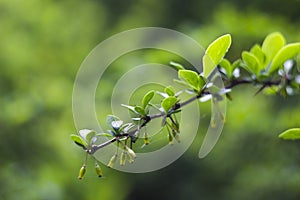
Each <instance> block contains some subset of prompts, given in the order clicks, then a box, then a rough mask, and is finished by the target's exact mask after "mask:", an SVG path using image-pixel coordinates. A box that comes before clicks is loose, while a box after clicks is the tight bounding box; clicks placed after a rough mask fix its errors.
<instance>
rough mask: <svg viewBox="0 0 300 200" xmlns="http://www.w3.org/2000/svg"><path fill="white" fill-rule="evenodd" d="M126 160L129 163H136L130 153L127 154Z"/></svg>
mask: <svg viewBox="0 0 300 200" xmlns="http://www.w3.org/2000/svg"><path fill="white" fill-rule="evenodd" d="M126 159H127V160H128V162H129V163H133V162H134V159H133V158H132V157H131V156H130V155H129V154H128V153H126Z"/></svg>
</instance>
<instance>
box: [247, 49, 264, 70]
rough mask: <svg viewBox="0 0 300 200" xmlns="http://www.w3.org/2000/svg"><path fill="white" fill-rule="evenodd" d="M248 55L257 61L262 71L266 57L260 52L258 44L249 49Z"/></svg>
mask: <svg viewBox="0 0 300 200" xmlns="http://www.w3.org/2000/svg"><path fill="white" fill-rule="evenodd" d="M250 53H252V54H253V55H254V56H255V57H256V58H257V59H258V61H259V65H260V66H261V67H260V68H261V69H263V68H264V67H265V61H266V55H265V53H264V52H263V51H262V49H261V47H260V46H259V45H258V44H256V45H254V46H253V47H252V48H251V50H250Z"/></svg>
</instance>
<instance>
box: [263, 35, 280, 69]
mask: <svg viewBox="0 0 300 200" xmlns="http://www.w3.org/2000/svg"><path fill="white" fill-rule="evenodd" d="M284 44H285V39H284V37H283V35H282V34H281V33H279V32H275V33H271V34H269V35H268V36H267V37H266V39H265V40H264V42H263V44H262V51H263V52H264V53H265V55H266V64H268V63H269V62H270V61H271V60H272V59H273V58H274V56H275V55H276V54H277V52H278V51H279V50H280V49H281V48H282V47H283V46H284Z"/></svg>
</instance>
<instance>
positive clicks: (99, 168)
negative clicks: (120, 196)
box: [95, 162, 103, 177]
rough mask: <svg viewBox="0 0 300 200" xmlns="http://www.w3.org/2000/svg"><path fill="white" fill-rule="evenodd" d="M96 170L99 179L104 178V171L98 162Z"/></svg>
mask: <svg viewBox="0 0 300 200" xmlns="http://www.w3.org/2000/svg"><path fill="white" fill-rule="evenodd" d="M95 169H96V173H97V175H98V177H102V176H103V173H102V169H101V167H100V165H99V164H98V163H97V162H96V164H95Z"/></svg>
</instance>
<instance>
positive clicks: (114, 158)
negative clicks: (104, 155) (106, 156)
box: [107, 154, 118, 168]
mask: <svg viewBox="0 0 300 200" xmlns="http://www.w3.org/2000/svg"><path fill="white" fill-rule="evenodd" d="M117 157H118V155H117V154H114V155H113V156H112V157H111V159H110V160H109V162H108V164H107V167H109V168H112V167H113V166H114V164H115V162H116V160H117Z"/></svg>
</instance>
